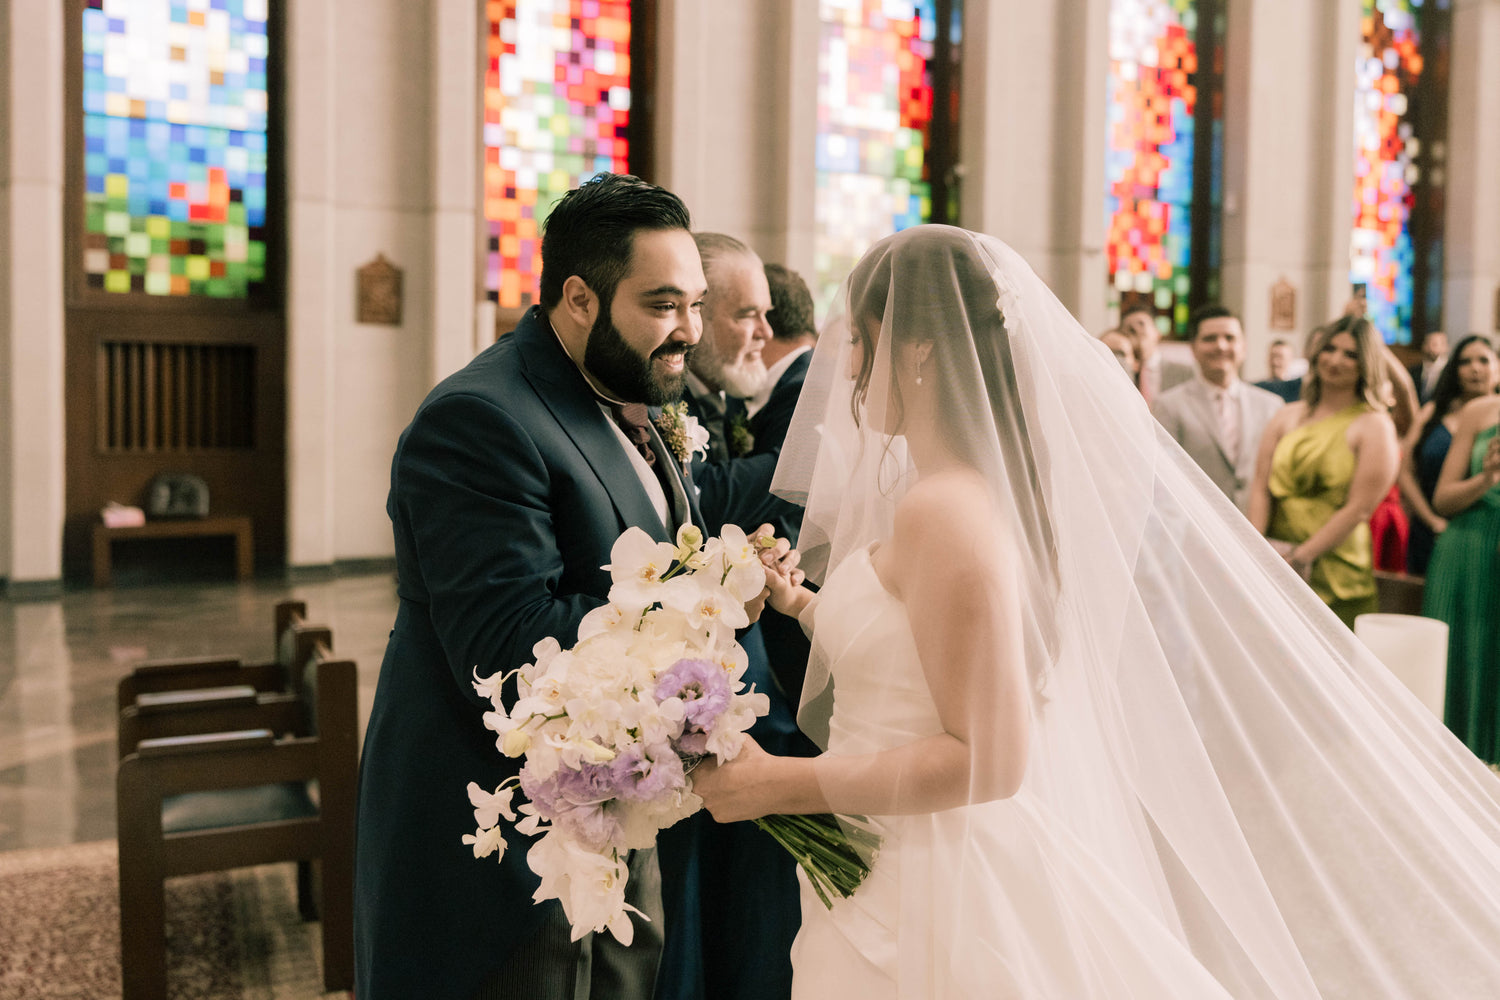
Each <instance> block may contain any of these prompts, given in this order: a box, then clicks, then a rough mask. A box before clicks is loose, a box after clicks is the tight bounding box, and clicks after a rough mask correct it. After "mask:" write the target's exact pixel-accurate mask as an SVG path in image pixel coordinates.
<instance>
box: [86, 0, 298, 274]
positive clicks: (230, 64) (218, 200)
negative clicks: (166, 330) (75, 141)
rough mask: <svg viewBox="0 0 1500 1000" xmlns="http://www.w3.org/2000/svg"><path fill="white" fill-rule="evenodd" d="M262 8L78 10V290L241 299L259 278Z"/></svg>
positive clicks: (130, 2) (157, 1)
mask: <svg viewBox="0 0 1500 1000" xmlns="http://www.w3.org/2000/svg"><path fill="white" fill-rule="evenodd" d="M267 4H268V0H88V5H87V7H86V9H85V10H84V11H83V110H84V121H83V130H84V236H83V269H84V274H85V275H86V278H87V281H88V285H89V287H90V288H94V289H99V290H102V291H106V292H125V293H129V292H137V293H144V294H147V295H164V296H185V295H202V296H208V297H211V298H245V297H247V296H249V295H252V294H254V293H256V292H257V291H258V290H259V289H260V287H261V285H262V284H263V283H264V281H265V277H266V231H265V226H266V152H267V143H266V121H267V109H268V91H267V75H266V61H267V59H268V57H269V54H270V45H269V38H268V35H267V31H266V22H267V17H268V10H267Z"/></svg>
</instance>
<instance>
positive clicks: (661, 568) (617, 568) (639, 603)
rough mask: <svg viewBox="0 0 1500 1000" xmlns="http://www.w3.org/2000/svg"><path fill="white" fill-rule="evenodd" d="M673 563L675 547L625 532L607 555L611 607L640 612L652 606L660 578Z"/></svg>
mask: <svg viewBox="0 0 1500 1000" xmlns="http://www.w3.org/2000/svg"><path fill="white" fill-rule="evenodd" d="M676 561H677V546H675V545H673V544H671V543H670V542H658V541H654V540H653V539H652V538H651V536H650V535H648V534H646V533H645V532H644V531H642V530H641V529H640V528H627V529H626V530H625V533H624V534H623V535H621V536H620V537H619V539H617V540H616V541H615V544H614V547H613V548H612V549H610V551H609V564H608V565H607V566H605V567H604V569H607V570H609V576H610V580H611V581H613V586H611V587H610V589H609V600H610V603H611V604H616V605H619V606H620V607H621V608H624V609H626V610H627V611H630V610H636V611H640V610H644V609H646V608H649V607H651V605H653V604H655V603H656V600H657V594H658V593H659V592H660V590H661V584H662V578H663V577H665V576H666V575H667V572H668V571H669V570H670V569H671V568H672V564H673V563H674V562H676Z"/></svg>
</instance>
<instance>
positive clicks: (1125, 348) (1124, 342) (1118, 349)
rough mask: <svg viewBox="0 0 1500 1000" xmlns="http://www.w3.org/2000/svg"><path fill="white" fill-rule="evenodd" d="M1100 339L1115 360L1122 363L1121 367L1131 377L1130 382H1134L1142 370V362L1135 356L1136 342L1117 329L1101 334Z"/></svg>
mask: <svg viewBox="0 0 1500 1000" xmlns="http://www.w3.org/2000/svg"><path fill="white" fill-rule="evenodd" d="M1099 339H1100V340H1102V341H1103V342H1104V346H1105V347H1108V348H1109V350H1110V353H1111V354H1113V355H1114V356H1115V360H1116V361H1118V362H1120V367H1121V368H1123V369H1124V370H1125V374H1126V375H1129V376H1130V381H1132V382H1134V381H1135V379H1136V376H1137V375H1138V374H1139V373H1140V370H1141V364H1140V361H1139V360H1138V359H1137V358H1136V356H1135V341H1133V340H1131V339H1130V338H1129V337H1127V336H1125V334H1123V333H1121V332H1120V331H1119V329H1118V328H1117V327H1116V328H1111V329H1108V330H1105V331H1104V332H1103V333H1101V334H1099Z"/></svg>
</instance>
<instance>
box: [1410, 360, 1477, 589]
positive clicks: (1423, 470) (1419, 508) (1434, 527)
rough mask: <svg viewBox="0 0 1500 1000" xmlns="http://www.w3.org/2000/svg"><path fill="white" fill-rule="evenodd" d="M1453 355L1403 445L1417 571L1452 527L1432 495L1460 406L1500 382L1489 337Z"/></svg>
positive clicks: (1412, 569)
mask: <svg viewBox="0 0 1500 1000" xmlns="http://www.w3.org/2000/svg"><path fill="white" fill-rule="evenodd" d="M1452 357H1453V362H1452V363H1451V364H1448V365H1445V366H1444V368H1443V370H1442V373H1441V374H1440V375H1439V376H1438V380H1437V385H1436V386H1435V387H1434V389H1433V393H1432V399H1431V400H1430V401H1429V402H1428V403H1426V404H1425V405H1424V406H1423V407H1422V409H1421V411H1420V412H1419V413H1418V415H1417V421H1416V424H1415V425H1414V427H1413V430H1412V432H1411V433H1409V434H1407V436H1406V438H1405V440H1404V442H1403V445H1402V459H1401V476H1400V479H1399V484H1400V486H1401V493H1402V496H1404V497H1405V499H1406V502H1407V504H1408V505H1409V506H1410V507H1411V509H1412V512H1413V513H1414V514H1415V515H1416V516H1415V518H1414V519H1413V520H1412V522H1411V537H1410V540H1409V541H1408V543H1407V547H1406V572H1408V573H1410V574H1412V575H1413V576H1425V575H1426V574H1427V563H1428V560H1429V559H1431V557H1432V546H1433V543H1434V542H1435V541H1436V539H1437V536H1438V535H1440V534H1442V533H1443V530H1444V529H1445V528H1446V527H1447V526H1448V521H1447V519H1446V518H1444V517H1443V516H1442V515H1440V514H1439V513H1438V512H1437V511H1435V510H1433V509H1432V495H1433V492H1434V491H1435V490H1436V489H1437V481H1438V474H1439V473H1440V472H1441V471H1442V468H1443V459H1445V458H1446V457H1447V455H1448V448H1449V446H1450V445H1451V444H1452V443H1453V431H1454V429H1455V428H1456V427H1457V426H1458V414H1459V411H1460V410H1461V409H1463V407H1464V406H1465V405H1467V404H1468V403H1471V402H1473V401H1474V400H1476V399H1478V398H1480V397H1481V396H1489V395H1493V394H1494V393H1495V392H1496V389H1497V387H1500V359H1497V357H1496V354H1495V348H1494V345H1492V344H1491V343H1490V341H1489V339H1488V338H1487V337H1483V336H1480V335H1478V334H1476V335H1474V336H1470V337H1465V338H1464V339H1463V340H1461V341H1459V342H1458V346H1457V347H1456V348H1455V349H1454V351H1453V354H1452Z"/></svg>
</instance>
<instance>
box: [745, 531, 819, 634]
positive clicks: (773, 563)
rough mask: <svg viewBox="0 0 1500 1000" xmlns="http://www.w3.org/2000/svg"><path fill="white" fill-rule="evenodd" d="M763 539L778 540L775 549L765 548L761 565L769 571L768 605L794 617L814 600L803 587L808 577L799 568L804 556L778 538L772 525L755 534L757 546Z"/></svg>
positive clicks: (767, 581)
mask: <svg viewBox="0 0 1500 1000" xmlns="http://www.w3.org/2000/svg"><path fill="white" fill-rule="evenodd" d="M763 538H764V539H773V538H774V539H775V544H774V545H771V546H769V547H763V548H762V549H761V553H760V561H761V565H763V566H764V567H765V568H766V589H767V592H768V595H769V596H768V597H767V598H766V601H767V603H768V604H770V605H771V607H772V608H775V609H776V610H777V611H779V612H781V613H782V614H784V615H792V616H793V617H795V616H796V615H797V614H798V612H800V611H801V610H802V608H803V606H804V605H806V603H807V601H808V599H809V598H810V597H811V596H812V595H811V594H810V593H809V592H808V591H807V590H806V589H805V588H803V586H802V582H803V581H804V580H806V579H807V574H806V573H804V572H802V570H800V569H798V568H797V567H798V563H799V562H800V561H801V559H802V555H801V553H799V552H798V551H797V550H796V549H794V548H792V546H791V543H790V542H788V541H787V540H786V539H785V538H776V536H775V533H774V530H773V529H772V528H771V526H770V525H769V524H767V525H762V526H761V529H760V531H758V532H756V534H755V540H756V541H757V543H759V542H760V540H761V539H763Z"/></svg>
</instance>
